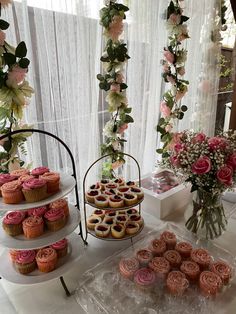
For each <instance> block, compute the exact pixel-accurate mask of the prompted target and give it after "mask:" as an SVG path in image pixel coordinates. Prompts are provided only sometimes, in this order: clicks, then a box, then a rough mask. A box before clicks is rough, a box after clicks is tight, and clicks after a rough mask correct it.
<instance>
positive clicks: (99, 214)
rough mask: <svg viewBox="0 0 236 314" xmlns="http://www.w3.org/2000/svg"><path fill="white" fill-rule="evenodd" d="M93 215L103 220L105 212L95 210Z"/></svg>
mask: <svg viewBox="0 0 236 314" xmlns="http://www.w3.org/2000/svg"><path fill="white" fill-rule="evenodd" d="M93 215H96V216H98V217H100V218H102V219H103V218H104V216H105V211H104V210H103V209H95V210H94V212H93Z"/></svg>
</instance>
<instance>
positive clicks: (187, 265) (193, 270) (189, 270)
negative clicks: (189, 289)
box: [180, 261, 200, 282]
mask: <svg viewBox="0 0 236 314" xmlns="http://www.w3.org/2000/svg"><path fill="white" fill-rule="evenodd" d="M180 270H181V271H182V273H184V274H185V275H186V277H187V279H188V280H189V281H191V282H196V281H197V279H198V277H199V275H200V267H199V265H198V264H197V263H195V262H192V261H183V263H182V264H181V266H180Z"/></svg>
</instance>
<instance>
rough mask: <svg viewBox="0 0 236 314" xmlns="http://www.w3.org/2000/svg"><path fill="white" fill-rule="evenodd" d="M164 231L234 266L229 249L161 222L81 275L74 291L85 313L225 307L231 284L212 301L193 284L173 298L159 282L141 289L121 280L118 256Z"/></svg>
mask: <svg viewBox="0 0 236 314" xmlns="http://www.w3.org/2000/svg"><path fill="white" fill-rule="evenodd" d="M164 230H170V231H172V232H174V233H175V234H176V236H177V238H178V240H179V241H184V240H185V241H189V242H190V243H192V245H193V247H205V248H207V249H208V250H209V252H210V253H211V255H212V257H213V258H214V259H218V258H221V259H223V260H225V261H227V262H228V263H229V264H230V265H231V266H232V267H233V269H235V258H234V256H232V255H231V254H230V253H229V252H228V251H226V250H224V249H223V248H221V247H219V246H217V245H215V244H214V243H212V242H205V241H202V240H197V241H196V238H195V237H194V236H193V235H192V234H191V233H190V232H188V231H187V230H185V229H182V228H180V227H178V226H176V225H174V224H170V223H165V224H164V223H163V224H162V225H160V226H159V227H158V228H157V229H155V230H153V231H150V232H149V233H147V234H146V235H145V236H144V237H143V238H141V239H140V240H139V241H137V242H136V243H134V244H133V245H132V246H131V247H129V248H128V249H125V250H122V251H119V252H118V253H116V254H114V255H113V256H111V257H109V258H107V259H106V260H104V261H103V262H102V263H100V264H98V265H97V266H95V267H94V268H92V269H90V270H89V271H87V272H86V273H85V274H84V276H83V278H82V280H81V281H80V285H79V287H78V288H77V290H76V293H75V297H76V300H77V302H78V303H79V304H80V305H81V306H82V307H83V309H84V310H85V311H86V312H87V313H90V314H91V313H108V314H115V313H116V314H118V313H119V314H123V313H127V314H144V313H145V314H156V313H158V314H160V313H165V314H172V313H175V314H177V313H179V314H196V313H198V314H210V313H214V312H215V313H216V312H217V313H222V312H221V311H220V312H219V309H220V308H221V309H224V307H225V305H224V298H225V295H226V294H228V292H229V291H230V290H231V289H230V284H229V285H228V286H226V287H224V289H223V291H222V292H221V293H220V294H218V295H217V296H216V297H215V298H214V300H213V299H207V298H205V297H203V296H202V295H201V294H200V293H199V291H198V288H197V287H196V286H190V287H189V288H188V290H187V292H186V293H185V294H184V295H183V296H182V297H174V296H171V295H169V294H168V293H167V292H166V290H165V288H164V287H163V286H162V287H161V286H160V285H159V286H158V285H157V286H156V288H155V290H154V291H152V292H143V291H141V290H139V289H138V288H137V287H136V286H135V285H134V283H133V282H132V281H130V280H127V279H124V278H123V277H122V276H121V275H120V273H119V270H118V264H119V261H120V259H121V258H122V257H126V256H132V255H133V254H134V253H135V251H136V250H137V249H139V248H144V247H146V246H147V244H148V243H149V242H150V240H151V239H153V238H154V237H158V236H159V235H160V233H161V232H163V231H164ZM228 301H229V296H228ZM223 312H224V311H223Z"/></svg>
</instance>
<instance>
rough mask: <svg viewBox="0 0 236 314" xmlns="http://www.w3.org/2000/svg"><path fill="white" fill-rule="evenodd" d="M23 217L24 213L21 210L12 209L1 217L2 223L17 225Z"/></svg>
mask: <svg viewBox="0 0 236 314" xmlns="http://www.w3.org/2000/svg"><path fill="white" fill-rule="evenodd" d="M24 218H25V213H24V212H21V211H14V212H10V213H7V214H6V216H5V217H4V219H3V223H4V224H7V225H17V224H19V223H21V222H22V221H23V220H24Z"/></svg>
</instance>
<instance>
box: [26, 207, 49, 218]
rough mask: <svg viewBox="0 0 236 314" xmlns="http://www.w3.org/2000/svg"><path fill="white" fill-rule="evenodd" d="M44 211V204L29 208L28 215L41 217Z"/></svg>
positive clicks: (45, 209) (45, 208)
mask: <svg viewBox="0 0 236 314" xmlns="http://www.w3.org/2000/svg"><path fill="white" fill-rule="evenodd" d="M46 211H47V207H46V206H42V207H36V208H31V209H29V210H28V215H29V216H38V217H42V216H43V215H44V214H45V213H46Z"/></svg>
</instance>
